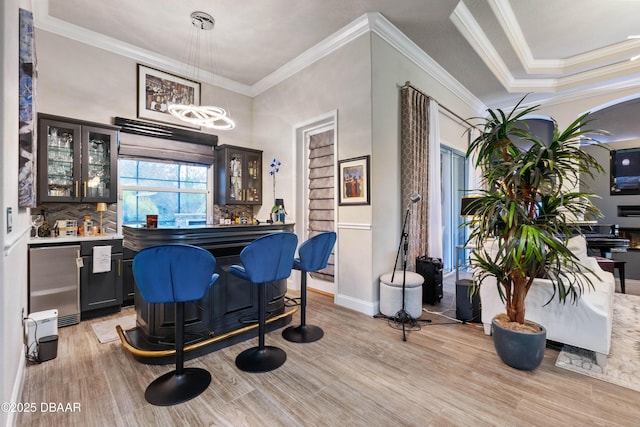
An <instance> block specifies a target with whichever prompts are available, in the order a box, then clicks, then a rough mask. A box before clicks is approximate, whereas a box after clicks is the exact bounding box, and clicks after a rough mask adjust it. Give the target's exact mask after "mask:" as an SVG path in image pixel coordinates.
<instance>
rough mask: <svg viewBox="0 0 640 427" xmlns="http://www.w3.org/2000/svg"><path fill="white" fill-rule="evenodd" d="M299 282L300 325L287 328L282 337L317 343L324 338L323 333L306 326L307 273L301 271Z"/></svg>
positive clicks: (311, 326)
mask: <svg viewBox="0 0 640 427" xmlns="http://www.w3.org/2000/svg"><path fill="white" fill-rule="evenodd" d="M301 273H302V280H301V281H300V321H301V323H300V325H299V326H289V327H288V328H286V329H285V330H284V331H282V337H283V338H284V339H286V340H287V341H291V342H299V343H307V342H314V341H318V340H319V339H320V338H322V337H323V336H324V331H323V330H322V329H321V328H319V327H318V326H313V325H307V272H306V271H304V270H302V271H301Z"/></svg>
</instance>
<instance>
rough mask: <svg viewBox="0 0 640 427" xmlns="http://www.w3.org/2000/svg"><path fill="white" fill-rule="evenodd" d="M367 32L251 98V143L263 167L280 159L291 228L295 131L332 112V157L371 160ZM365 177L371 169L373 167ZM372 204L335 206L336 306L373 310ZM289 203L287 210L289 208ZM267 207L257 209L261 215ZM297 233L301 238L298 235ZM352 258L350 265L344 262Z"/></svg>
mask: <svg viewBox="0 0 640 427" xmlns="http://www.w3.org/2000/svg"><path fill="white" fill-rule="evenodd" d="M369 40H370V36H369V34H366V35H363V36H361V37H359V38H357V39H356V40H354V41H353V42H351V43H349V44H347V45H346V46H344V47H343V48H341V49H340V50H338V51H336V52H333V53H332V54H330V55H328V56H326V57H325V58H323V59H321V60H320V61H318V62H316V63H314V64H312V65H311V66H309V67H307V68H305V69H304V70H302V71H300V72H299V73H297V74H296V75H294V76H292V77H290V78H288V79H287V80H285V81H283V82H281V83H279V84H278V85H276V86H274V87H273V88H271V89H269V90H267V91H266V92H264V93H262V94H260V95H258V96H257V97H255V99H254V109H253V118H254V124H253V135H254V144H255V146H257V147H261V148H262V149H263V150H264V157H265V167H266V168H267V170H268V162H269V161H270V160H271V159H273V158H274V157H275V158H277V159H278V160H280V161H281V162H282V167H281V170H280V172H279V174H278V176H277V182H276V184H277V193H278V197H280V196H282V197H284V198H285V203H286V205H287V210H288V213H289V214H290V216H291V218H292V220H294V221H296V223H297V224H301V223H302V215H303V212H297V211H296V205H297V203H296V194H297V190H298V189H299V186H302V185H305V183H304V177H303V176H300V175H298V174H297V173H296V170H298V166H297V163H298V162H299V161H300V159H299V158H300V157H301V153H302V147H297V146H296V138H295V136H294V128H296V127H297V126H298V125H299V124H301V123H305V122H307V121H309V120H313V119H315V118H316V117H318V116H321V115H324V114H326V113H329V112H331V111H334V110H337V116H338V119H337V121H338V123H337V153H338V155H337V159H338V160H341V159H347V158H351V157H357V156H364V155H370V154H371V152H372V150H371V107H370V105H371V75H370V73H371V72H370V70H371V54H370V46H369V43H370V42H369ZM372 173H373V174H375V173H376V170H375V169H374V168H372ZM270 183H271V180H270V178H267V181H265V186H264V192H265V200H266V199H267V198H269V197H271V191H272V190H271V188H270V186H269V185H270ZM375 204H376V201H375V198H374V197H372V206H340V207H339V208H338V224H337V230H336V231H337V233H338V243H337V253H338V257H337V259H338V263H339V264H338V266H337V268H336V271H337V272H338V277H337V279H336V290H335V292H336V293H335V299H336V301H337V302H338V303H340V304H343V305H346V306H348V307H351V308H354V309H356V310H359V311H363V312H366V313H372V314H373V310H374V306H375V299H374V298H373V295H372V289H371V288H372V282H373V277H372V267H371V259H372V251H374V250H375V245H372V244H371V243H370V242H371V236H370V234H371V231H370V224H371V213H372V209H373V206H374V205H375ZM289 206H291V208H289ZM269 208H270V205H269V206H268V205H266V204H265V205H263V207H262V209H261V210H260V215H259V217H265V216H266V212H267V210H268V209H269ZM297 228H298V229H297V230H296V231H297V233H298V234H299V237H300V239H303V238H304V237H303V231H302V230H300V229H299V227H297ZM354 256H355V257H356V258H357V259H356V260H355V262H354V261H353V260H352V259H351V258H352V257H354Z"/></svg>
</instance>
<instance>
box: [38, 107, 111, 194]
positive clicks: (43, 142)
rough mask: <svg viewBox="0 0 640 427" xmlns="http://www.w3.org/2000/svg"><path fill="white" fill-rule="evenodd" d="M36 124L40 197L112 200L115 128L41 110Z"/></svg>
mask: <svg viewBox="0 0 640 427" xmlns="http://www.w3.org/2000/svg"><path fill="white" fill-rule="evenodd" d="M39 124H40V127H39V145H38V147H39V152H38V165H39V167H38V174H39V178H38V183H39V188H38V195H39V201H40V202H86V203H93V202H106V203H115V202H116V196H117V190H116V183H117V170H116V167H117V151H116V150H117V146H118V145H117V144H118V130H117V128H116V127H109V126H108V125H107V126H105V127H100V126H92V125H90V124H84V123H83V122H75V121H73V120H71V119H69V121H66V119H64V118H58V117H57V116H47V115H44V114H42V115H40V121H39Z"/></svg>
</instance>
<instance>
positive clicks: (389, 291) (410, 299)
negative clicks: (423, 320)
mask: <svg viewBox="0 0 640 427" xmlns="http://www.w3.org/2000/svg"><path fill="white" fill-rule="evenodd" d="M391 275H392V273H386V274H383V275H381V276H380V313H382V314H384V315H385V316H387V317H394V316H395V315H396V313H397V312H398V311H400V310H402V275H403V272H402V270H400V271H396V274H395V276H394V277H393V282H391ZM423 282H424V277H422V276H421V275H419V274H418V273H414V272H413V271H407V277H406V282H405V298H404V301H405V307H404V309H405V311H406V312H407V313H408V314H409V316H411V317H413V318H414V319H419V318H420V316H421V315H422V283H423Z"/></svg>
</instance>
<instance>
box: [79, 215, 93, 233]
mask: <svg viewBox="0 0 640 427" xmlns="http://www.w3.org/2000/svg"><path fill="white" fill-rule="evenodd" d="M82 228H83V229H84V230H83V232H84V233H83V234H84V235H85V236H91V234H92V232H93V220H91V215H85V216H84V220H83V221H82Z"/></svg>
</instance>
